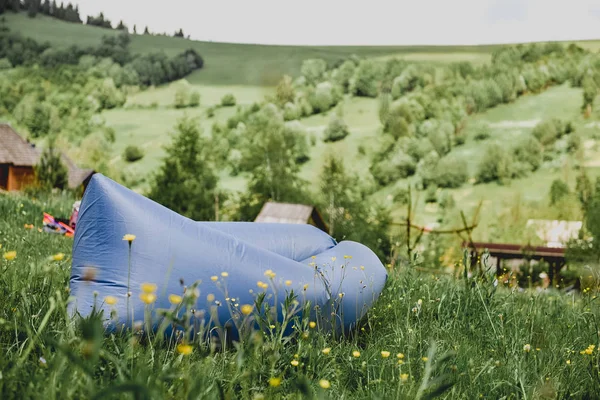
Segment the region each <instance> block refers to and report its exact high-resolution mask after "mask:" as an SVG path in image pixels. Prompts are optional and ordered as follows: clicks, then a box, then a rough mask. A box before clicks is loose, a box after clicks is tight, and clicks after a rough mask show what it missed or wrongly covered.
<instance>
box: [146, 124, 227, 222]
mask: <svg viewBox="0 0 600 400" xmlns="http://www.w3.org/2000/svg"><path fill="white" fill-rule="evenodd" d="M204 148H205V146H204V139H203V138H202V132H201V128H200V124H199V123H198V121H197V120H195V119H190V118H187V117H184V118H183V119H180V120H179V121H178V122H177V125H176V135H175V136H173V139H172V142H171V145H170V146H168V147H167V148H166V152H167V156H166V157H165V158H164V160H163V165H162V166H161V167H160V170H159V172H158V174H157V176H156V177H155V179H154V183H153V185H152V188H151V190H150V193H149V197H150V198H151V199H153V200H154V201H156V202H158V203H160V204H162V205H164V206H166V207H168V208H170V209H172V210H174V211H176V212H178V213H180V214H182V215H185V216H187V217H189V218H191V219H194V220H196V221H211V220H214V219H215V209H214V199H215V191H216V188H217V183H218V180H217V177H216V175H215V174H214V172H213V170H212V169H211V168H210V165H208V163H207V162H206V154H204V152H203V149H204Z"/></svg>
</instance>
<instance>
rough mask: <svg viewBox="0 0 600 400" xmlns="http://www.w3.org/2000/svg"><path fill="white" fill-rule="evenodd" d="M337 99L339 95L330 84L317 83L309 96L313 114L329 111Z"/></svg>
mask: <svg viewBox="0 0 600 400" xmlns="http://www.w3.org/2000/svg"><path fill="white" fill-rule="evenodd" d="M339 99H340V96H339V93H336V90H335V87H334V86H333V85H332V84H331V83H330V82H321V83H319V84H318V85H317V87H316V88H315V90H314V91H312V92H311V93H310V94H309V102H310V105H311V106H312V109H313V112H315V113H321V112H326V111H329V110H330V109H331V107H333V106H335V105H336V104H337V102H338V100H339Z"/></svg>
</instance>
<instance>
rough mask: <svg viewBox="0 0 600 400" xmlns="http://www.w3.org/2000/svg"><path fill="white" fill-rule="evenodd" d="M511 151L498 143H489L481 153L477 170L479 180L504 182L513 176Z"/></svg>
mask: <svg viewBox="0 0 600 400" xmlns="http://www.w3.org/2000/svg"><path fill="white" fill-rule="evenodd" d="M513 174H514V169H513V158H512V153H511V152H509V151H507V150H506V149H505V148H504V147H503V146H502V145H500V144H499V143H490V144H489V145H488V146H487V147H486V149H485V152H484V154H483V158H482V159H481V162H480V164H479V168H478V171H477V179H478V180H479V182H484V183H485V182H493V181H498V182H499V183H505V182H506V181H508V180H510V179H511V178H512V177H513Z"/></svg>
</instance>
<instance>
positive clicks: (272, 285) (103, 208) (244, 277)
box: [69, 174, 387, 334]
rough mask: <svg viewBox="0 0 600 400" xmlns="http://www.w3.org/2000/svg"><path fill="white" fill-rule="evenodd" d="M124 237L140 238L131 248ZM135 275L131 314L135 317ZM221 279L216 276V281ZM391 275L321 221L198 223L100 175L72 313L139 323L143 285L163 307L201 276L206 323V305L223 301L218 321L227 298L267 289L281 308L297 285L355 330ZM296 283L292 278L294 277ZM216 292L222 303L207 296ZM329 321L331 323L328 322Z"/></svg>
mask: <svg viewBox="0 0 600 400" xmlns="http://www.w3.org/2000/svg"><path fill="white" fill-rule="evenodd" d="M125 234H133V235H135V236H136V239H135V240H134V241H133V242H132V243H131V254H130V251H129V243H128V242H127V241H124V240H123V236H124V235H125ZM129 256H131V259H130V260H131V261H129ZM313 256H314V258H313ZM345 256H346V257H345ZM129 265H130V266H131V270H130V271H129ZM89 267H93V269H94V271H95V272H96V273H95V276H93V278H92V279H91V280H90V279H89V277H87V278H86V277H85V274H86V269H87V268H89ZM268 270H271V271H272V272H273V273H274V274H275V277H274V278H272V280H269V278H268V277H266V276H265V272H266V271H268ZM224 272H225V273H226V275H227V276H226V277H223V276H222V274H223V273H224ZM129 273H130V283H129V291H130V292H131V297H130V310H132V313H133V316H132V317H131V316H130V318H129V319H128V318H127V307H126V304H127V291H128V286H127V282H128V275H129ZM213 276H218V278H219V279H218V281H216V282H215V281H213V280H211V277H213ZM386 279H387V273H386V270H385V268H384V266H383V265H382V264H381V262H380V260H379V259H378V258H377V256H376V255H375V254H374V253H373V252H372V251H371V250H370V249H368V248H367V247H365V246H363V245H361V244H359V243H356V242H350V241H343V242H340V243H339V244H338V243H336V241H335V240H334V239H332V238H331V237H330V236H329V235H327V234H326V233H324V232H322V231H320V230H319V229H317V228H315V227H313V226H310V225H297V224H269V223H254V222H196V221H192V220H191V219H189V218H186V217H183V216H181V215H179V214H177V213H175V212H173V211H171V210H169V209H167V208H165V207H163V206H161V205H159V204H157V203H155V202H153V201H152V200H150V199H148V198H146V197H144V196H142V195H140V194H137V193H135V192H133V191H131V190H129V189H127V188H125V187H123V186H121V185H119V184H117V183H116V182H114V181H112V180H110V179H108V178H107V177H105V176H102V175H101V174H96V175H94V177H93V178H92V180H91V182H90V184H89V186H88V188H87V189H86V192H85V195H84V198H83V200H82V203H81V208H80V211H79V220H78V223H77V229H76V232H75V238H74V244H73V267H72V272H71V280H70V286H71V294H72V296H73V297H74V301H73V302H71V303H70V304H69V311H70V312H71V313H72V314H73V313H75V312H77V313H79V314H81V315H83V316H86V315H89V313H90V312H91V311H92V307H93V305H94V303H95V304H96V307H97V308H100V309H104V310H105V316H107V317H108V316H109V315H110V312H111V310H116V315H117V317H116V325H119V326H121V325H122V324H124V325H126V326H131V324H132V319H133V320H134V321H138V320H142V319H143V316H144V309H145V304H144V303H143V302H142V301H141V300H140V298H139V294H140V293H141V289H140V286H141V284H142V283H145V282H149V283H155V284H156V285H157V286H158V290H157V292H156V294H157V296H158V298H157V300H156V302H155V303H154V304H153V305H152V307H153V309H155V310H157V309H169V308H170V307H171V305H170V304H169V300H168V295H169V294H178V295H181V294H182V292H183V288H182V286H181V283H180V282H181V281H183V282H184V285H191V284H192V283H193V282H195V281H197V280H200V281H201V284H200V285H199V286H198V289H200V296H199V297H198V300H197V304H196V306H195V309H196V310H199V311H200V310H205V311H207V312H205V313H204V315H202V313H201V312H200V313H196V314H195V315H196V316H197V318H204V319H205V322H206V323H208V321H209V312H208V310H210V309H211V307H214V305H215V304H219V303H220V304H221V305H220V306H216V307H215V309H216V312H217V314H218V320H219V322H220V324H225V323H226V321H228V320H230V319H231V311H230V309H229V308H228V307H227V306H225V305H226V301H227V300H226V298H230V299H231V298H233V299H235V301H231V303H230V304H231V307H232V308H234V309H237V308H238V307H239V306H241V305H243V304H254V300H255V297H256V294H257V293H260V292H262V291H266V293H267V296H266V300H265V301H266V302H268V303H270V304H271V305H274V303H275V302H278V303H281V302H282V301H283V298H284V297H285V295H286V293H289V291H291V290H294V293H295V294H297V295H298V297H297V299H298V300H299V301H300V302H301V303H304V302H306V301H310V302H311V305H313V306H318V308H319V309H320V310H321V315H325V316H328V317H326V318H325V319H331V313H332V311H333V312H335V314H336V319H337V320H338V322H339V323H340V326H341V327H343V329H344V331H347V330H349V329H351V328H352V327H353V326H355V324H356V322H357V321H358V320H359V319H360V318H361V317H362V316H363V315H364V314H365V313H366V311H367V310H368V309H369V307H370V306H371V305H372V304H373V302H374V301H375V300H376V299H377V298H378V296H379V295H380V293H381V291H382V289H383V286H384V284H385V281H386ZM288 280H289V281H291V284H289V282H288V284H286V281H288ZM259 281H261V282H264V283H269V287H268V289H266V290H265V289H261V288H259V287H258V286H257V282H259ZM208 294H212V295H214V297H215V301H213V302H209V301H208V300H207V295H208ZM106 296H114V297H116V298H117V299H118V303H117V304H116V305H115V306H108V305H106V304H104V303H103V299H104V298H105V297H106ZM217 302H218V303H217ZM235 304H237V305H238V306H235ZM278 307H280V305H279V304H278ZM152 318H153V322H154V323H155V324H156V323H157V322H158V320H159V316H158V315H157V314H156V313H153V314H152ZM278 319H279V320H281V319H282V316H281V315H278ZM113 322H114V321H113ZM107 326H109V327H110V326H115V324H114V323H107ZM323 326H324V327H325V328H324V329H327V324H326V323H325V324H323ZM234 334H235V332H234Z"/></svg>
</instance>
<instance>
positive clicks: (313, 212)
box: [254, 201, 328, 233]
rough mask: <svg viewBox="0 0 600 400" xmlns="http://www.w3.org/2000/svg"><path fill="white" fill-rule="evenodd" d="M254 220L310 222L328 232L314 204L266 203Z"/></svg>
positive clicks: (285, 222)
mask: <svg viewBox="0 0 600 400" xmlns="http://www.w3.org/2000/svg"><path fill="white" fill-rule="evenodd" d="M254 222H266V223H280V224H310V225H312V226H315V227H317V228H319V229H321V230H322V231H324V232H327V233H328V228H327V225H326V224H325V221H324V220H323V218H322V217H321V214H320V213H319V211H318V210H317V208H316V207H314V206H309V205H305V204H291V203H276V202H273V201H269V202H267V203H265V204H264V205H263V207H262V209H261V210H260V213H259V214H258V216H257V217H256V219H255V220H254Z"/></svg>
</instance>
